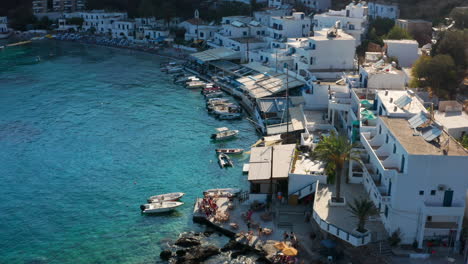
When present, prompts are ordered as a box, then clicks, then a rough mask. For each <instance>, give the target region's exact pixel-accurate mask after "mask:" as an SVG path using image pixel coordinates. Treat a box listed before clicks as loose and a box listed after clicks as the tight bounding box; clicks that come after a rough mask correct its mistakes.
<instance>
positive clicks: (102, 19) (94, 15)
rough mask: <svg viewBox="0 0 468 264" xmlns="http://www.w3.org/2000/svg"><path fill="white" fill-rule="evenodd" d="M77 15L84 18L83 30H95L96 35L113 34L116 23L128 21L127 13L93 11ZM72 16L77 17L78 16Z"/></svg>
mask: <svg viewBox="0 0 468 264" xmlns="http://www.w3.org/2000/svg"><path fill="white" fill-rule="evenodd" d="M77 14H78V15H79V17H81V18H83V26H82V28H83V30H85V31H86V30H91V28H94V30H95V31H96V33H99V34H112V30H113V29H114V22H116V21H119V20H125V19H127V13H121V12H104V11H103V10H92V11H88V12H79V13H77ZM71 16H76V14H74V15H71Z"/></svg>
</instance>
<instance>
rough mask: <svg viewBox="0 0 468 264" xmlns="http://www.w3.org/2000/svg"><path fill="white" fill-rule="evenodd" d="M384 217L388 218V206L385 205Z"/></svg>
mask: <svg viewBox="0 0 468 264" xmlns="http://www.w3.org/2000/svg"><path fill="white" fill-rule="evenodd" d="M385 217H386V218H388V206H385Z"/></svg>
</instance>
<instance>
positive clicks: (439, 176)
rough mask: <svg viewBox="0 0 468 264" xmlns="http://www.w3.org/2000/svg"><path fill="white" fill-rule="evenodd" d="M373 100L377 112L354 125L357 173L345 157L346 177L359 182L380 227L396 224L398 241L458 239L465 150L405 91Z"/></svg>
mask: <svg viewBox="0 0 468 264" xmlns="http://www.w3.org/2000/svg"><path fill="white" fill-rule="evenodd" d="M376 100H377V105H378V106H377V108H378V109H379V110H378V111H379V114H381V115H382V116H380V117H379V118H377V119H376V120H375V121H374V122H372V123H367V124H366V125H364V124H363V125H362V126H361V128H360V142H361V143H362V146H363V151H362V154H361V159H362V162H363V166H362V170H360V171H361V172H362V174H361V176H359V175H360V174H359V173H355V171H354V170H355V169H354V168H356V167H357V166H356V163H355V162H351V164H350V173H349V178H350V181H351V182H355V181H358V182H361V183H363V184H364V187H365V189H366V192H367V193H369V198H370V199H371V200H372V201H373V202H374V204H375V206H376V207H377V208H379V210H380V219H381V221H382V223H383V224H384V226H385V229H386V230H387V232H388V233H389V234H391V233H393V232H394V231H396V230H398V229H399V230H400V231H401V236H402V237H401V238H402V243H404V244H411V243H413V241H417V243H418V246H419V247H422V246H423V243H424V241H425V240H429V239H431V238H448V237H451V239H452V240H453V239H454V238H456V239H457V240H458V239H459V236H460V232H461V226H462V219H463V215H464V210H465V195H466V190H467V188H468V181H467V178H466V177H467V175H466V171H467V170H468V163H467V162H466V161H467V159H468V152H467V151H466V150H465V149H464V148H463V147H461V146H460V145H459V144H458V143H457V142H456V141H455V140H454V139H453V138H451V137H450V136H449V135H448V134H447V133H446V132H445V131H443V129H442V127H441V126H440V125H439V124H437V123H433V122H431V121H430V118H429V116H428V114H427V111H426V110H425V108H424V106H423V105H422V104H421V102H420V101H419V99H418V98H417V97H415V96H414V94H412V93H411V92H408V91H379V92H378V93H377V97H376ZM381 109H382V110H381ZM356 176H357V177H356ZM408 201H411V202H408Z"/></svg>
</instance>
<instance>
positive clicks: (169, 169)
mask: <svg viewBox="0 0 468 264" xmlns="http://www.w3.org/2000/svg"><path fill="white" fill-rule="evenodd" d="M51 54H53V56H50V55H51ZM37 56H40V58H41V60H40V61H39V62H36V57H37ZM160 62H161V59H160V58H159V57H156V56H153V55H149V54H145V53H139V52H132V51H126V50H117V49H110V48H105V47H95V46H85V45H80V44H74V43H58V42H57V43H56V42H53V41H43V42H40V43H34V44H32V45H28V46H22V47H15V48H7V49H5V50H3V51H1V50H0V164H1V165H0V179H1V180H0V201H1V202H0V263H155V262H156V261H157V260H158V259H159V252H160V249H161V245H163V244H164V241H165V240H166V239H168V238H169V239H173V238H174V237H176V236H177V235H178V234H179V232H181V231H187V230H192V229H194V228H197V227H196V226H194V225H193V224H192V221H191V212H192V209H193V203H194V199H195V197H196V196H199V195H200V194H201V192H202V191H203V190H204V189H208V188H215V187H239V188H244V189H245V188H246V187H247V186H248V185H247V180H246V177H245V176H244V175H242V173H241V170H242V164H243V163H244V162H248V156H247V155H244V156H242V157H240V158H236V159H235V160H234V162H235V165H236V166H235V167H234V168H230V169H227V170H222V169H220V168H219V166H218V164H217V162H216V156H215V154H214V149H215V148H216V147H242V148H248V147H249V145H251V144H252V143H254V142H255V141H256V140H257V137H258V136H257V135H256V133H255V130H254V128H253V127H252V125H251V124H250V123H249V122H248V121H247V120H245V119H243V120H240V121H219V120H216V119H214V118H213V117H211V116H209V115H208V114H207V113H206V110H205V108H204V100H203V98H202V96H201V95H200V93H199V92H198V91H190V90H186V89H184V88H182V87H180V86H177V85H174V84H172V79H171V78H170V77H168V76H167V75H165V74H162V73H160V71H159V63H160ZM221 126H228V127H230V128H235V129H239V130H240V136H239V139H237V140H233V141H229V142H226V143H222V144H215V143H213V142H211V141H210V139H209V135H210V134H211V133H212V132H213V131H214V128H216V127H221ZM173 191H183V192H185V193H186V196H185V197H184V199H183V201H184V202H185V203H186V204H185V205H184V206H183V207H182V208H180V209H179V210H177V211H176V212H174V213H171V214H168V215H164V216H146V215H141V214H140V209H139V205H140V204H141V203H143V202H144V201H145V200H146V198H147V197H148V196H150V195H154V194H158V193H164V192H173Z"/></svg>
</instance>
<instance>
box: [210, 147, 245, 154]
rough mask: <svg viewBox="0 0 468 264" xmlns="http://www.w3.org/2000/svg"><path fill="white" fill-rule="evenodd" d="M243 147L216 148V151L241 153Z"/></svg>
mask: <svg viewBox="0 0 468 264" xmlns="http://www.w3.org/2000/svg"><path fill="white" fill-rule="evenodd" d="M243 152H244V149H241V148H224V149H216V153H224V154H242V153H243Z"/></svg>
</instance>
